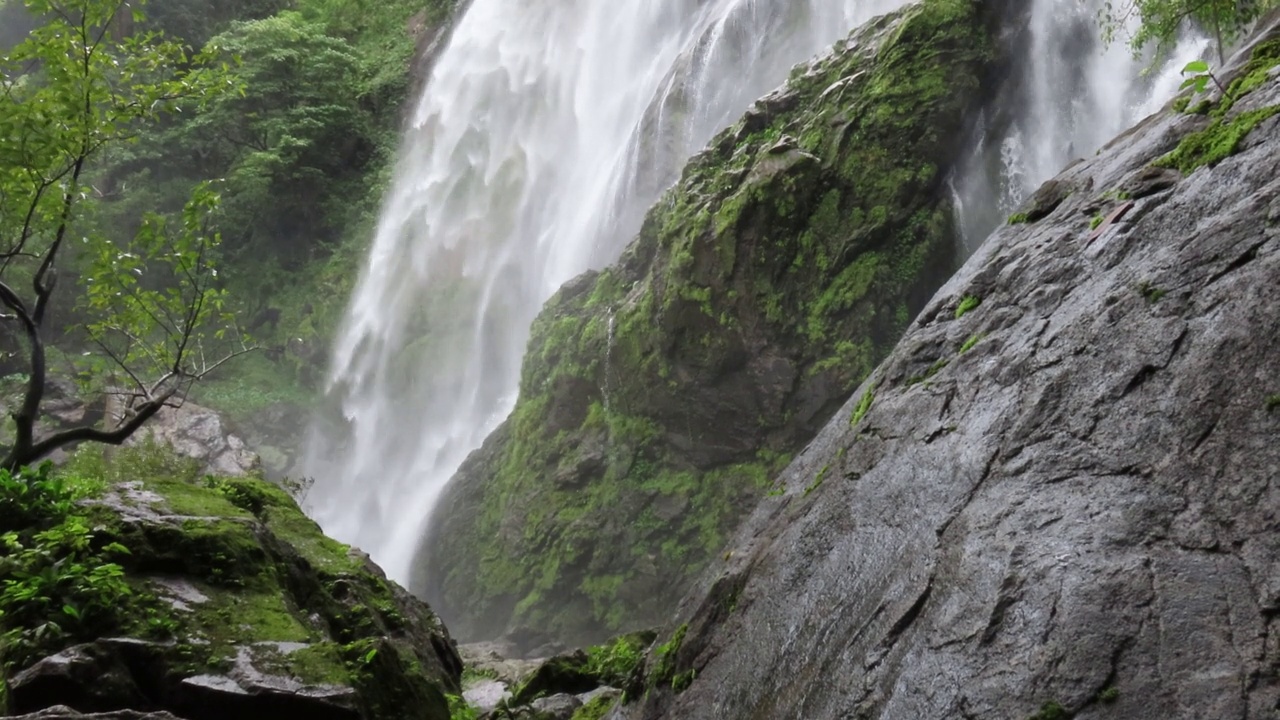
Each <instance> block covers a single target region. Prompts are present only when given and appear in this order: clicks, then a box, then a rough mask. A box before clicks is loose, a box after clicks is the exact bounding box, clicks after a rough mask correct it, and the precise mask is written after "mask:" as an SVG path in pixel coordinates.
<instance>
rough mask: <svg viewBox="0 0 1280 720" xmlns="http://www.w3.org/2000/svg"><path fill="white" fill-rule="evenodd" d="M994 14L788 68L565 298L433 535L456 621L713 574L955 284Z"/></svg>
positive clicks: (593, 601)
mask: <svg viewBox="0 0 1280 720" xmlns="http://www.w3.org/2000/svg"><path fill="white" fill-rule="evenodd" d="M989 19H990V18H988V17H987V16H986V15H985V14H984V13H983V12H982V11H980V9H979V8H978V7H977V4H976V3H973V2H969V1H968V0H927V1H926V2H924V3H921V4H919V5H916V6H913V7H911V8H909V9H907V10H905V11H902V12H900V13H898V14H896V15H893V16H888V17H883V18H880V19H879V20H876V21H873V22H872V23H871V24H869V25H868V26H866V27H864V28H863V29H861V30H859V31H858V32H857V33H855V34H854V35H853V36H852V37H851V38H850V39H849V40H848V41H846V42H845V43H842V44H841V45H840V46H838V47H837V48H836V49H835V51H833V52H832V53H831V54H830V55H828V56H827V57H825V58H822V59H821V60H819V61H817V62H816V63H814V64H813V65H811V66H808V67H802V68H799V69H797V71H796V72H795V73H794V74H793V77H792V78H791V81H790V82H789V84H788V85H787V86H786V87H785V88H783V89H781V90H779V91H778V92H776V93H775V94H773V95H771V96H769V97H766V98H764V99H763V100H761V101H760V102H759V103H757V105H756V106H755V107H754V108H752V110H751V111H750V112H748V114H747V115H746V117H744V118H743V119H742V120H741V121H740V122H738V123H737V124H735V125H734V126H733V127H731V128H729V129H728V130H726V131H725V132H723V133H722V134H721V135H720V136H718V137H717V138H716V139H715V140H714V141H713V142H712V143H711V146H710V147H709V148H708V149H707V150H706V151H704V152H703V153H702V154H700V155H698V156H697V157H695V158H694V159H693V160H692V162H691V163H690V165H689V166H688V167H687V168H686V170H685V172H684V175H683V177H682V178H681V180H680V182H679V184H678V185H677V186H676V187H675V188H674V189H672V190H671V191H670V192H669V193H668V194H667V195H666V196H665V197H664V198H663V199H662V200H661V201H660V202H659V203H658V205H657V206H656V207H655V208H654V209H653V210H652V211H651V212H650V213H649V215H648V217H647V218H646V220H645V222H644V225H643V228H642V229H641V231H640V234H639V236H638V237H637V238H636V240H635V241H634V242H633V244H632V245H631V247H630V248H629V249H628V250H627V252H626V253H625V254H624V256H623V258H622V259H621V260H620V261H619V262H618V263H617V264H615V265H614V266H612V267H610V268H608V269H606V270H604V271H602V272H601V273H599V274H589V275H587V276H584V277H583V278H579V279H578V280H575V281H574V282H571V283H569V284H568V285H567V286H566V287H565V288H564V289H562V290H561V292H560V293H559V294H558V295H557V296H556V297H555V298H553V299H552V300H551V302H550V303H549V304H548V305H547V307H546V308H545V309H544V311H543V313H542V314H541V315H540V316H539V318H538V320H537V321H536V323H535V325H534V328H533V337H532V340H531V342H530V345H529V351H528V354H527V355H526V358H525V364H524V370H523V376H522V381H521V395H520V399H519V402H518V404H517V406H516V409H515V411H514V413H513V415H512V416H511V418H510V419H509V420H508V422H507V424H506V425H505V427H504V428H503V429H501V430H499V431H498V432H497V433H496V434H495V435H494V436H493V437H492V438H490V441H489V442H487V443H486V445H485V448H483V449H482V450H481V451H479V452H478V453H477V454H476V455H474V456H473V457H472V458H471V459H470V460H469V461H468V462H467V463H466V464H465V465H464V467H463V469H462V470H461V472H460V474H459V477H458V478H457V479H456V480H455V482H454V484H453V486H452V489H451V490H450V491H449V492H448V493H447V496H446V498H445V499H444V501H443V504H442V506H441V509H440V510H439V512H438V516H437V518H436V522H435V523H434V531H433V534H432V536H431V537H430V538H428V540H427V545H426V548H425V553H426V555H427V559H426V561H425V563H424V567H423V568H422V569H421V572H420V575H419V580H418V581H417V584H416V586H417V589H419V590H421V591H422V592H424V593H426V595H427V596H428V597H429V598H431V599H432V601H433V604H436V606H437V607H438V608H440V609H442V611H443V612H444V613H445V614H446V616H447V617H449V618H450V622H451V625H452V626H453V627H454V628H455V632H459V633H460V634H461V635H463V636H475V635H477V634H482V633H487V632H501V630H502V629H503V628H504V627H506V626H508V625H512V624H514V625H523V624H530V625H533V626H537V627H544V628H550V629H552V630H553V631H556V632H561V633H563V634H564V635H566V636H567V637H570V638H572V639H576V640H582V641H589V640H591V639H598V638H599V637H601V636H603V635H605V634H607V633H608V632H609V631H610V630H614V629H617V628H619V626H620V625H622V624H624V623H629V624H644V623H645V622H648V621H653V620H658V619H660V618H661V615H662V613H663V612H665V611H666V610H667V609H669V607H670V606H671V605H672V604H673V603H674V600H675V599H676V597H678V595H679V593H680V591H681V590H682V589H683V588H684V587H685V586H686V584H687V582H688V580H689V578H690V577H692V576H693V575H694V574H695V573H697V572H698V571H700V570H701V569H702V568H704V567H706V566H707V564H708V563H710V562H713V561H714V560H715V559H716V557H717V553H718V552H719V550H720V549H721V547H722V545H723V543H724V542H725V540H726V537H727V534H728V533H729V532H731V531H732V529H733V528H734V526H735V524H736V522H737V521H738V519H739V518H740V517H741V514H742V513H743V512H744V511H745V510H746V509H748V508H750V507H751V506H752V505H753V503H754V502H755V500H756V499H758V498H759V497H760V496H761V495H763V494H764V492H765V491H766V490H767V487H768V483H769V480H770V478H771V477H772V476H773V473H774V471H776V470H777V469H779V468H780V467H781V466H782V465H783V464H785V462H786V460H787V458H788V456H789V455H790V454H791V453H793V452H795V451H796V450H798V449H799V448H800V447H801V446H802V445H803V444H804V443H805V442H806V441H807V440H808V439H809V438H810V437H811V436H812V434H813V432H814V431H815V430H816V429H817V428H818V427H819V426H820V425H821V424H822V423H823V422H825V421H826V420H827V419H828V418H829V417H830V414H831V413H832V412H834V410H835V409H836V407H837V406H838V405H839V403H841V402H842V401H843V400H844V398H845V397H846V396H847V395H848V393H849V392H850V391H851V390H852V389H853V388H854V387H856V386H857V385H858V383H859V382H861V380H862V379H863V378H864V377H865V376H866V375H867V373H869V372H870V370H871V369H872V367H874V365H875V363H876V362H877V361H878V360H879V359H880V358H881V357H883V356H884V355H885V354H886V353H887V352H888V350H889V348H890V347H891V346H892V344H893V343H894V342H895V341H896V339H897V337H898V336H899V335H900V333H901V332H902V331H903V330H904V329H905V328H906V326H907V323H908V322H909V321H910V319H911V317H912V316H913V315H914V313H915V311H916V309H917V308H918V307H919V306H920V305H921V304H922V303H923V302H924V300H926V299H927V298H928V296H929V295H930V294H931V293H932V291H933V290H934V289H935V288H936V287H937V286H938V285H939V284H941V282H943V281H944V280H945V278H946V277H947V276H948V274H949V273H950V272H951V271H952V270H953V269H954V264H955V257H954V247H955V241H954V238H953V235H952V231H951V227H950V207H949V204H948V201H947V200H946V199H945V197H944V196H945V193H944V192H943V191H942V182H943V179H944V177H945V174H946V172H947V169H948V166H949V163H950V161H951V159H952V158H953V156H954V149H955V143H954V138H955V137H956V136H958V135H960V134H961V133H962V132H963V131H964V121H965V118H966V115H967V111H968V110H969V109H970V108H972V107H975V106H976V103H977V102H978V101H979V100H980V96H981V87H982V82H981V81H982V78H983V76H984V73H985V72H986V71H987V69H988V68H989V67H990V64H991V63H992V62H993V60H994V49H993V44H992V40H991V35H990V27H989V25H988V21H989ZM427 579H429V582H428V580H427Z"/></svg>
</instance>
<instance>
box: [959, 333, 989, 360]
mask: <svg viewBox="0 0 1280 720" xmlns="http://www.w3.org/2000/svg"><path fill="white" fill-rule="evenodd" d="M986 336H987V334H986V333H978V334H977V335H970V336H969V339H968V340H965V341H964V344H963V345H961V346H960V354H961V355H963V354H965V353H967V352H969V351H970V350H972V349H973V346H974V345H977V344H978V343H980V342H982V340H983V338H985V337H986Z"/></svg>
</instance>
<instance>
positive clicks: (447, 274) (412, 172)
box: [304, 0, 1166, 579]
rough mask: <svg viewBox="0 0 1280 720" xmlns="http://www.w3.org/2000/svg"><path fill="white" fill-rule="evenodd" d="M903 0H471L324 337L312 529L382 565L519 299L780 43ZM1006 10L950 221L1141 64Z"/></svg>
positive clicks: (401, 558)
mask: <svg viewBox="0 0 1280 720" xmlns="http://www.w3.org/2000/svg"><path fill="white" fill-rule="evenodd" d="M904 4H906V0H614V1H613V2H599V1H598V0H557V1H556V2H539V3H530V2H525V1H523V0H474V2H473V4H472V5H471V7H470V8H469V9H468V10H467V12H466V14H465V16H464V17H463V18H462V20H461V21H460V22H459V24H458V26H457V27H456V29H455V31H454V33H453V36H452V39H451V41H450V43H449V45H448V47H447V48H446V49H445V50H444V51H443V53H442V54H441V56H440V57H439V59H438V60H437V62H436V64H435V67H434V69H433V72H432V75H431V78H430V80H429V82H428V84H427V86H426V90H425V93H424V95H423V98H422V100H421V103H420V105H419V106H418V108H417V110H416V112H415V114H414V116H413V118H412V123H411V126H410V129H409V132H408V135H407V137H406V139H405V142H404V148H403V155H402V159H401V162H400V165H399V168H398V172H397V176H396V180H395V182H394V185H393V188H392V190H391V192H390V195H389V197H388V199H387V201H386V204H385V207H384V210H383V214H382V217H381V219H380V222H379V225H378V230H377V234H376V237H375V238H374V243H373V247H372V250H371V253H370V257H369V260H368V263H367V265H366V267H365V269H364V273H363V275H362V278H361V280H360V283H359V286H358V288H357V290H356V294H355V297H354V299H353V301H352V304H351V307H350V310H349V314H348V317H347V320H346V323H345V326H344V328H343V330H342V333H341V336H340V338H339V340H338V342H337V344H336V347H335V349H334V354H333V361H332V374H331V378H330V386H329V391H328V392H329V399H330V401H331V409H332V412H330V413H327V414H325V415H324V416H323V417H321V418H318V419H317V420H316V423H315V426H314V428H313V432H312V437H311V441H310V449H309V453H308V458H307V459H306V461H305V466H304V471H305V472H306V474H307V475H309V476H311V477H313V478H315V484H314V486H313V488H312V490H311V493H310V495H309V497H308V505H309V509H310V511H311V512H312V514H313V515H314V516H315V517H316V518H317V520H319V521H320V522H321V524H322V525H323V526H324V527H325V529H326V530H327V531H328V532H329V533H330V534H332V535H334V536H335V537H337V538H339V539H341V540H343V541H346V542H350V543H352V544H355V545H358V546H360V547H362V548H363V549H365V550H366V551H368V552H369V553H370V554H371V555H372V556H373V557H374V558H375V559H376V560H377V561H378V562H379V563H381V564H382V565H383V566H384V568H386V570H387V572H388V574H389V575H391V576H392V577H393V578H397V579H404V577H405V576H406V575H407V574H408V569H409V566H410V564H411V562H412V559H413V558H412V553H413V552H414V551H415V549H416V546H417V541H418V539H419V538H420V537H421V536H422V533H423V526H424V523H425V522H426V520H427V519H428V517H429V515H430V511H431V508H432V505H433V504H434V502H435V500H436V499H437V498H438V496H439V494H440V492H441V490H442V489H443V487H444V485H445V483H446V482H447V481H448V479H449V478H450V476H452V474H453V473H454V471H455V470H456V469H457V467H458V466H459V465H460V464H461V462H462V460H463V459H464V458H465V457H466V455H467V454H468V453H469V452H471V451H472V450H474V449H475V448H477V447H479V445H480V444H481V443H482V441H483V440H484V438H485V436H486V435H488V433H489V432H491V431H492V430H493V429H494V428H495V427H496V426H497V425H498V423H500V422H501V421H502V419H503V418H504V417H505V416H506V415H507V414H508V413H509V412H510V410H511V408H512V406H513V404H514V400H515V394H516V390H517V387H518V381H519V373H520V361H521V357H522V355H523V352H524V349H525V343H526V341H527V338H528V331H529V327H530V325H531V323H532V321H533V318H534V316H535V315H536V314H537V312H538V309H539V308H540V306H541V304H542V303H543V302H544V301H545V300H546V299H547V298H548V297H549V296H550V295H551V294H552V293H553V292H555V290H556V289H557V288H558V287H559V286H560V285H561V284H562V283H564V282H565V281H567V280H569V279H570V278H572V277H573V276H574V275H576V274H578V273H580V272H582V271H584V270H586V269H589V268H591V267H598V266H601V265H603V264H605V263H607V262H609V261H611V260H613V259H614V258H616V257H617V256H618V254H619V253H620V252H621V250H622V249H623V247H624V245H625V243H626V242H627V241H628V240H629V239H630V238H631V237H632V236H633V235H634V233H635V231H636V230H637V229H638V226H639V223H640V219H641V217H642V213H643V212H644V210H645V209H647V207H648V206H649V205H651V204H652V203H653V202H654V201H655V200H656V199H657V197H658V195H659V193H660V192H661V191H662V190H663V189H664V188H665V187H666V186H667V185H668V184H669V183H670V182H671V181H672V180H673V179H674V178H675V175H676V173H677V172H678V171H679V168H680V166H681V165H682V164H683V163H684V161H685V160H686V158H687V157H688V156H689V155H690V154H691V153H692V152H693V151H695V150H697V149H699V148H700V147H701V146H702V145H703V144H704V143H705V142H706V141H707V140H708V139H709V138H710V137H711V136H712V134H713V133H714V132H715V131H716V130H717V129H719V128H720V127H722V126H724V125H726V124H727V123H728V122H729V121H731V120H732V119H734V118H736V117H737V116H738V115H739V114H740V113H741V112H742V110H744V109H745V108H746V107H747V106H748V105H749V104H750V102H751V101H752V100H754V99H755V98H757V97H759V96H761V95H763V94H764V93H765V92H767V91H768V90H770V89H771V88H772V87H774V86H776V85H777V84H778V83H780V82H781V81H782V80H783V79H784V78H785V76H786V73H787V71H788V70H789V69H790V67H791V66H792V65H793V64H795V63H797V62H800V61H803V60H806V59H808V58H809V57H810V56H812V55H815V54H817V53H818V52H820V51H821V50H823V49H824V48H826V47H827V46H829V45H830V44H831V43H833V42H835V41H836V40H838V39H840V38H841V37H843V36H844V35H845V34H846V33H847V32H848V31H849V30H850V29H852V28H853V27H855V26H856V25H858V24H859V23H861V22H863V21H865V20H867V19H869V18H870V17H872V16H874V15H876V14H879V13H883V12H886V11H889V10H892V9H895V8H896V7H899V6H901V5H904ZM1030 18H1031V23H1032V25H1031V27H1030V38H1031V40H1030V42H1031V45H1032V46H1034V47H1035V50H1032V51H1028V52H1029V55H1030V57H1029V59H1030V60H1031V61H1032V62H1028V63H1025V64H1024V67H1025V68H1026V70H1025V73H1026V74H1027V77H1026V78H1023V79H1022V80H1021V82H1020V83H1017V85H1018V87H1020V88H1021V90H1019V91H1018V92H1019V93H1021V94H1020V95H1019V97H1023V98H1026V99H1027V102H1026V104H1025V106H1024V107H1022V108H1020V109H1019V110H1018V111H1016V112H1012V113H1009V114H1008V116H1007V117H1003V118H993V119H991V120H989V121H988V122H987V123H985V124H984V132H983V133H982V134H981V135H980V136H979V137H978V138H977V139H976V140H975V147H976V149H975V152H974V154H973V160H972V162H970V163H968V165H967V166H966V167H965V168H964V169H963V170H962V172H960V173H958V174H957V177H956V179H955V180H954V182H953V187H955V188H956V192H957V195H958V199H959V200H960V201H962V203H963V206H964V207H965V208H966V212H965V213H964V218H963V222H964V227H965V228H966V234H970V233H972V234H973V236H976V234H977V232H978V230H980V229H982V228H984V227H985V229H990V227H992V226H994V220H993V217H995V216H997V215H999V213H1002V212H1004V208H1005V207H1006V206H1007V205H1009V204H1010V203H1014V202H1015V201H1016V200H1018V199H1019V198H1020V195H1021V193H1024V192H1025V191H1026V189H1027V188H1028V187H1030V186H1031V185H1032V184H1033V183H1035V182H1038V181H1040V180H1043V179H1044V178H1045V177H1047V176H1049V175H1051V174H1052V173H1053V172H1056V171H1057V170H1058V169H1059V168H1060V167H1061V166H1062V164H1063V163H1064V162H1065V161H1066V160H1067V159H1068V158H1069V157H1070V156H1071V152H1070V151H1071V150H1072V149H1074V151H1075V152H1077V153H1078V152H1083V151H1092V149H1093V148H1094V147H1096V146H1097V145H1099V144H1100V143H1101V142H1102V141H1103V140H1105V139H1106V138H1107V137H1109V136H1110V135H1112V134H1114V133H1115V132H1117V131H1118V130H1120V129H1121V128H1122V127H1123V126H1124V125H1125V124H1127V123H1128V122H1130V121H1131V120H1132V119H1133V118H1134V117H1135V116H1137V115H1138V113H1139V112H1141V111H1142V110H1143V108H1144V106H1143V105H1142V104H1141V103H1133V102H1131V101H1132V95H1130V94H1129V93H1131V92H1132V91H1133V90H1134V89H1135V88H1137V87H1140V86H1143V87H1146V86H1149V85H1150V83H1147V84H1146V85H1143V83H1141V82H1140V81H1138V80H1137V79H1136V78H1137V76H1138V72H1137V70H1138V66H1137V65H1136V64H1135V63H1134V62H1133V61H1132V60H1131V59H1129V58H1128V56H1127V54H1126V51H1125V50H1124V49H1123V48H1118V49H1114V50H1112V51H1110V52H1109V53H1107V54H1101V53H1100V51H1099V50H1098V46H1097V43H1096V41H1095V40H1093V39H1092V38H1093V37H1094V36H1096V26H1094V25H1090V24H1089V23H1093V22H1094V19H1093V18H1094V13H1093V11H1092V10H1089V9H1088V8H1083V7H1082V6H1081V5H1080V3H1079V2H1078V0H1034V7H1033V8H1032V10H1031V13H1030ZM1082 23H1084V24H1085V25H1087V27H1086V29H1087V30H1092V31H1093V32H1091V33H1087V32H1082V31H1081V27H1082ZM1064 31H1067V32H1070V33H1071V34H1070V35H1066V34H1064ZM1058 52H1066V53H1067V55H1066V56H1065V57H1064V56H1061V55H1055V54H1054V53H1058ZM1064 59H1065V60H1070V61H1071V62H1063V60H1064ZM1037 73H1040V74H1039V75H1037ZM1164 92H1166V91H1165V90H1164V88H1163V87H1161V88H1160V89H1159V91H1158V92H1157V93H1156V94H1155V95H1154V97H1157V98H1160V97H1163V93H1164ZM1144 97H1145V94H1144ZM1072 143H1074V148H1069V147H1068V145H1069V144H1072ZM992 148H995V149H996V150H995V152H994V155H993V152H992ZM992 157H995V158H996V160H995V161H994V164H993V161H992V160H991V158H992Z"/></svg>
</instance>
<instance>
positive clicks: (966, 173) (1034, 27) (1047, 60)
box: [952, 0, 1209, 254]
mask: <svg viewBox="0 0 1280 720" xmlns="http://www.w3.org/2000/svg"><path fill="white" fill-rule="evenodd" d="M1100 4H1101V3H1099V2H1080V0H1035V2H1033V3H1031V5H1030V8H1029V12H1028V15H1027V24H1026V27H1025V29H1024V33H1023V37H1022V38H1021V42H1020V45H1019V51H1020V54H1021V55H1022V56H1023V57H1025V58H1026V60H1027V62H1020V63H1018V64H1017V68H1016V70H1015V71H1014V73H1013V74H1012V76H1011V77H1009V78H1007V79H1006V80H1005V82H1004V83H1003V87H1002V88H1001V92H1000V95H999V97H998V98H997V100H996V102H995V103H993V107H994V112H993V111H990V110H989V111H988V113H987V114H986V116H984V117H983V118H982V119H981V121H980V122H979V125H978V128H977V131H976V134H975V137H974V138H973V139H972V140H971V146H972V151H971V153H970V155H969V157H968V158H967V159H966V160H965V161H964V162H962V163H961V166H960V167H959V168H958V169H957V173H956V175H957V178H954V179H953V184H952V190H953V192H954V193H955V195H956V200H957V202H958V204H959V206H960V207H962V208H963V209H964V210H963V211H962V212H961V213H960V215H961V217H960V225H961V234H962V236H963V237H962V241H963V242H964V245H965V247H964V250H965V251H966V254H968V253H971V252H972V251H973V250H974V249H976V247H977V245H978V244H979V243H981V242H982V240H983V239H985V238H986V236H987V234H988V233H990V232H991V229H992V228H994V227H996V226H997V225H999V224H1001V223H1002V222H1004V221H1005V219H1006V218H1007V217H1008V216H1009V215H1010V214H1012V213H1013V212H1014V211H1015V210H1016V209H1017V208H1018V206H1019V205H1021V204H1022V202H1023V200H1025V199H1026V198H1027V197H1028V196H1029V195H1030V194H1031V193H1032V192H1033V191H1034V190H1035V189H1036V187H1038V186H1039V185H1040V183H1042V182H1044V181H1045V180H1046V179H1048V178H1050V177H1053V176H1054V175H1056V174H1058V172H1059V171H1061V170H1062V169H1063V168H1064V167H1065V166H1066V165H1067V164H1068V163H1069V162H1071V161H1072V160H1074V159H1076V158H1081V157H1085V156H1087V155H1092V154H1093V153H1094V152H1096V151H1097V150H1098V148H1100V147H1102V145H1103V144H1105V143H1106V142H1107V141H1109V140H1110V139H1111V138H1113V137H1115V136H1116V135H1118V134H1119V133H1121V132H1123V131H1124V130H1125V129H1126V128H1128V127H1129V126H1131V125H1133V124H1134V122H1136V121H1137V120H1139V119H1141V118H1143V117H1146V116H1147V115H1150V114H1151V113H1153V112H1155V111H1156V110H1158V109H1159V108H1160V107H1161V106H1162V105H1163V104H1164V103H1165V102H1167V101H1168V100H1169V98H1171V97H1173V95H1174V93H1175V92H1176V91H1177V89H1178V85H1179V84H1181V82H1182V79H1183V78H1182V77H1181V75H1180V72H1179V71H1180V70H1181V68H1183V67H1184V66H1185V65H1186V64H1187V62H1189V61H1191V60H1193V59H1197V58H1200V57H1205V56H1207V55H1208V53H1209V41H1208V40H1207V39H1205V38H1202V37H1198V36H1188V37H1187V38H1185V39H1184V40H1183V41H1182V42H1180V43H1179V44H1178V45H1177V47H1176V48H1175V49H1174V51H1173V52H1172V53H1171V55H1170V56H1169V58H1167V59H1166V61H1165V62H1163V63H1161V64H1159V65H1158V66H1153V65H1152V63H1151V61H1150V59H1147V58H1135V57H1134V56H1133V53H1132V52H1131V51H1130V49H1129V47H1128V46H1127V45H1126V44H1125V43H1124V42H1119V41H1118V42H1116V43H1115V44H1113V45H1111V46H1109V47H1106V46H1103V44H1102V43H1101V41H1100V40H1099V34H1098V5H1100ZM1122 36H1123V33H1122Z"/></svg>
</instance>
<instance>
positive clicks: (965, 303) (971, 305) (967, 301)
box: [956, 295, 982, 320]
mask: <svg viewBox="0 0 1280 720" xmlns="http://www.w3.org/2000/svg"><path fill="white" fill-rule="evenodd" d="M981 304H982V298H980V297H977V296H976V295H965V296H964V297H963V298H961V299H960V304H959V305H958V306H956V319H957V320H959V319H960V318H962V317H964V316H965V315H967V314H968V313H969V312H971V311H973V310H976V309H977V308H978V306H979V305H981Z"/></svg>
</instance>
